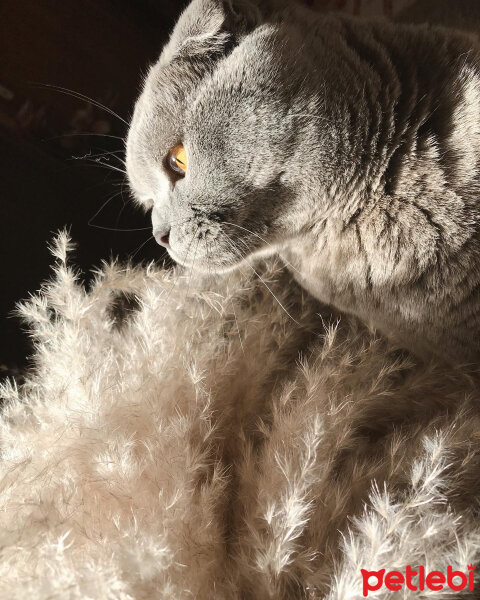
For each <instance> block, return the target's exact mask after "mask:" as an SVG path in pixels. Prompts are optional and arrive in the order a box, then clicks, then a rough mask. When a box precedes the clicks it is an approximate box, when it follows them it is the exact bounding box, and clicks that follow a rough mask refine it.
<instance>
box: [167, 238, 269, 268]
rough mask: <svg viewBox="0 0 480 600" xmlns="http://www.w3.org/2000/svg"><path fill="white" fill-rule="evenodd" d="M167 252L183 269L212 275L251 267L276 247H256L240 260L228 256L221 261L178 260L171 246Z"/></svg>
mask: <svg viewBox="0 0 480 600" xmlns="http://www.w3.org/2000/svg"><path fill="white" fill-rule="evenodd" d="M167 252H168V254H169V255H170V258H172V259H173V260H174V261H175V262H176V263H177V264H178V265H180V266H182V267H184V268H185V269H192V270H193V271H196V272H197V273H203V274H206V275H214V274H216V273H218V274H221V273H230V272H231V271H235V270H236V269H238V268H240V267H242V266H248V267H250V268H252V265H251V263H252V262H253V261H255V260H256V259H258V258H267V257H269V256H272V255H273V254H276V252H277V249H276V248H275V247H274V246H273V245H272V246H270V247H267V248H257V249H256V250H254V251H253V252H252V253H251V254H249V255H248V256H246V257H245V258H243V259H240V260H239V259H238V258H237V257H229V258H226V259H224V260H223V261H215V260H212V259H209V260H203V259H199V258H198V257H197V258H196V259H195V260H194V261H192V262H187V261H183V260H180V259H179V258H178V256H177V255H176V254H175V252H174V251H173V250H172V249H171V248H168V249H167Z"/></svg>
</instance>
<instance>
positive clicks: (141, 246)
mask: <svg viewBox="0 0 480 600" xmlns="http://www.w3.org/2000/svg"><path fill="white" fill-rule="evenodd" d="M150 240H153V235H151V236H150V237H148V238H147V239H146V240H145V241H144V242H143V243H142V244H140V246H139V247H138V248H137V249H136V250H135V252H134V253H133V254H132V255H131V256H130V259H131V260H133V259H134V258H135V257H136V256H137V254H138V253H139V252H140V250H141V249H142V248H143V247H144V246H145V244H147V243H148V242H149V241H150Z"/></svg>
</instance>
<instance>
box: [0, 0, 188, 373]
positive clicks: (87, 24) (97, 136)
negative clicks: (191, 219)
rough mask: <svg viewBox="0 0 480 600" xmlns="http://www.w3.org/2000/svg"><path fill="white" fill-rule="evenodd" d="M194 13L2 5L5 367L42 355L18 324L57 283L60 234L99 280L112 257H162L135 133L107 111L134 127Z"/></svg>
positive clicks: (61, 1) (149, 5) (91, 5)
mask: <svg viewBox="0 0 480 600" xmlns="http://www.w3.org/2000/svg"><path fill="white" fill-rule="evenodd" d="M185 4H186V2H185V1H180V0H177V1H173V0H135V1H134V2H132V1H131V0H40V1H39V0H20V1H15V0H4V1H3V2H1V3H0V257H1V263H0V264H1V268H2V276H1V280H0V281H1V282H2V283H1V288H0V365H3V368H5V367H6V368H7V370H10V369H15V368H21V367H23V366H24V365H25V364H26V359H27V356H28V354H29V352H30V347H29V342H28V336H27V335H26V334H25V333H23V332H22V330H21V323H20V322H19V320H18V319H17V318H15V317H12V311H13V309H14V307H15V302H16V301H18V300H20V299H22V298H26V297H27V295H28V293H29V292H32V291H36V290H37V289H38V288H39V286H40V284H41V282H42V281H43V280H44V279H45V278H46V277H48V276H49V275H50V264H51V263H52V259H51V257H50V255H49V252H48V248H47V243H48V242H49V241H50V240H51V239H52V237H53V234H54V233H55V232H56V231H58V230H59V229H60V228H63V227H65V226H67V227H68V228H69V229H70V232H71V236H72V238H73V240H74V241H75V242H76V243H77V244H78V248H77V250H76V252H75V254H74V262H75V264H76V265H78V266H79V267H80V268H81V269H82V271H83V272H84V273H85V278H86V279H87V280H88V272H89V271H90V270H91V268H92V267H95V266H96V265H99V264H100V262H101V260H102V259H104V258H107V259H108V258H109V257H110V256H119V257H120V258H121V259H126V258H127V257H132V256H133V257H134V260H135V261H136V262H137V261H138V262H140V261H144V260H150V259H161V253H160V249H159V247H158V246H157V244H156V243H155V242H154V241H153V240H152V239H151V238H150V236H151V232H150V230H149V225H150V222H149V216H148V215H144V214H143V213H142V212H141V211H140V210H139V209H138V208H136V207H135V206H134V205H133V203H132V202H131V200H130V196H129V192H128V187H127V186H126V185H125V177H124V174H123V173H122V172H121V171H122V169H123V164H122V159H123V158H124V153H123V138H124V136H125V133H126V125H125V123H123V122H122V120H121V119H118V118H116V117H115V116H114V115H113V114H112V113H111V112H109V111H107V110H104V109H102V108H100V107H99V106H96V103H99V104H102V105H105V106H107V107H108V108H109V109H111V110H112V111H113V112H115V113H117V114H118V115H119V116H120V117H121V118H122V119H124V120H125V121H127V122H128V121H129V119H130V116H131V113H132V107H133V103H134V100H135V98H136V96H137V94H138V91H139V89H140V84H141V79H142V76H143V75H144V74H145V73H146V71H147V68H148V65H149V64H151V63H152V62H153V61H154V60H155V59H156V57H157V56H158V54H159V52H160V50H161V47H162V45H163V43H164V42H165V41H166V38H167V36H168V34H169V32H170V31H171V29H172V27H173V24H174V22H175V20H176V18H177V17H178V14H179V12H180V11H181V10H182V9H183V8H184V6H185ZM50 86H54V87H50ZM55 86H56V87H55ZM57 87H60V88H64V89H65V90H70V91H72V92H77V93H80V94H82V95H84V96H86V97H88V98H90V99H91V101H90V100H88V98H84V97H80V96H78V94H74V95H75V96H76V97H73V96H72V95H71V94H69V93H66V92H63V91H61V90H59V89H56V88H57ZM93 101H95V102H93ZM100 163H102V164H100ZM110 166H111V167H113V168H110ZM143 228H146V229H143ZM135 229H139V230H137V231H135ZM118 230H127V231H118ZM129 230H134V231H129ZM149 238H150V239H149Z"/></svg>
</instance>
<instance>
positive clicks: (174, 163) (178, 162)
mask: <svg viewBox="0 0 480 600" xmlns="http://www.w3.org/2000/svg"><path fill="white" fill-rule="evenodd" d="M167 164H168V166H169V167H170V169H171V170H172V171H173V172H174V173H176V174H177V175H180V176H181V177H183V176H184V175H185V171H186V170H187V153H186V152H185V148H184V147H183V145H182V144H177V145H176V146H174V147H173V148H172V149H171V150H170V152H169V153H168V155H167Z"/></svg>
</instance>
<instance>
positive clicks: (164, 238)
mask: <svg viewBox="0 0 480 600" xmlns="http://www.w3.org/2000/svg"><path fill="white" fill-rule="evenodd" d="M153 236H154V238H155V240H156V241H157V244H160V246H163V247H164V248H168V247H169V245H170V244H169V238H170V231H167V232H166V233H165V231H156V232H155V233H154V234H153Z"/></svg>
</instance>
